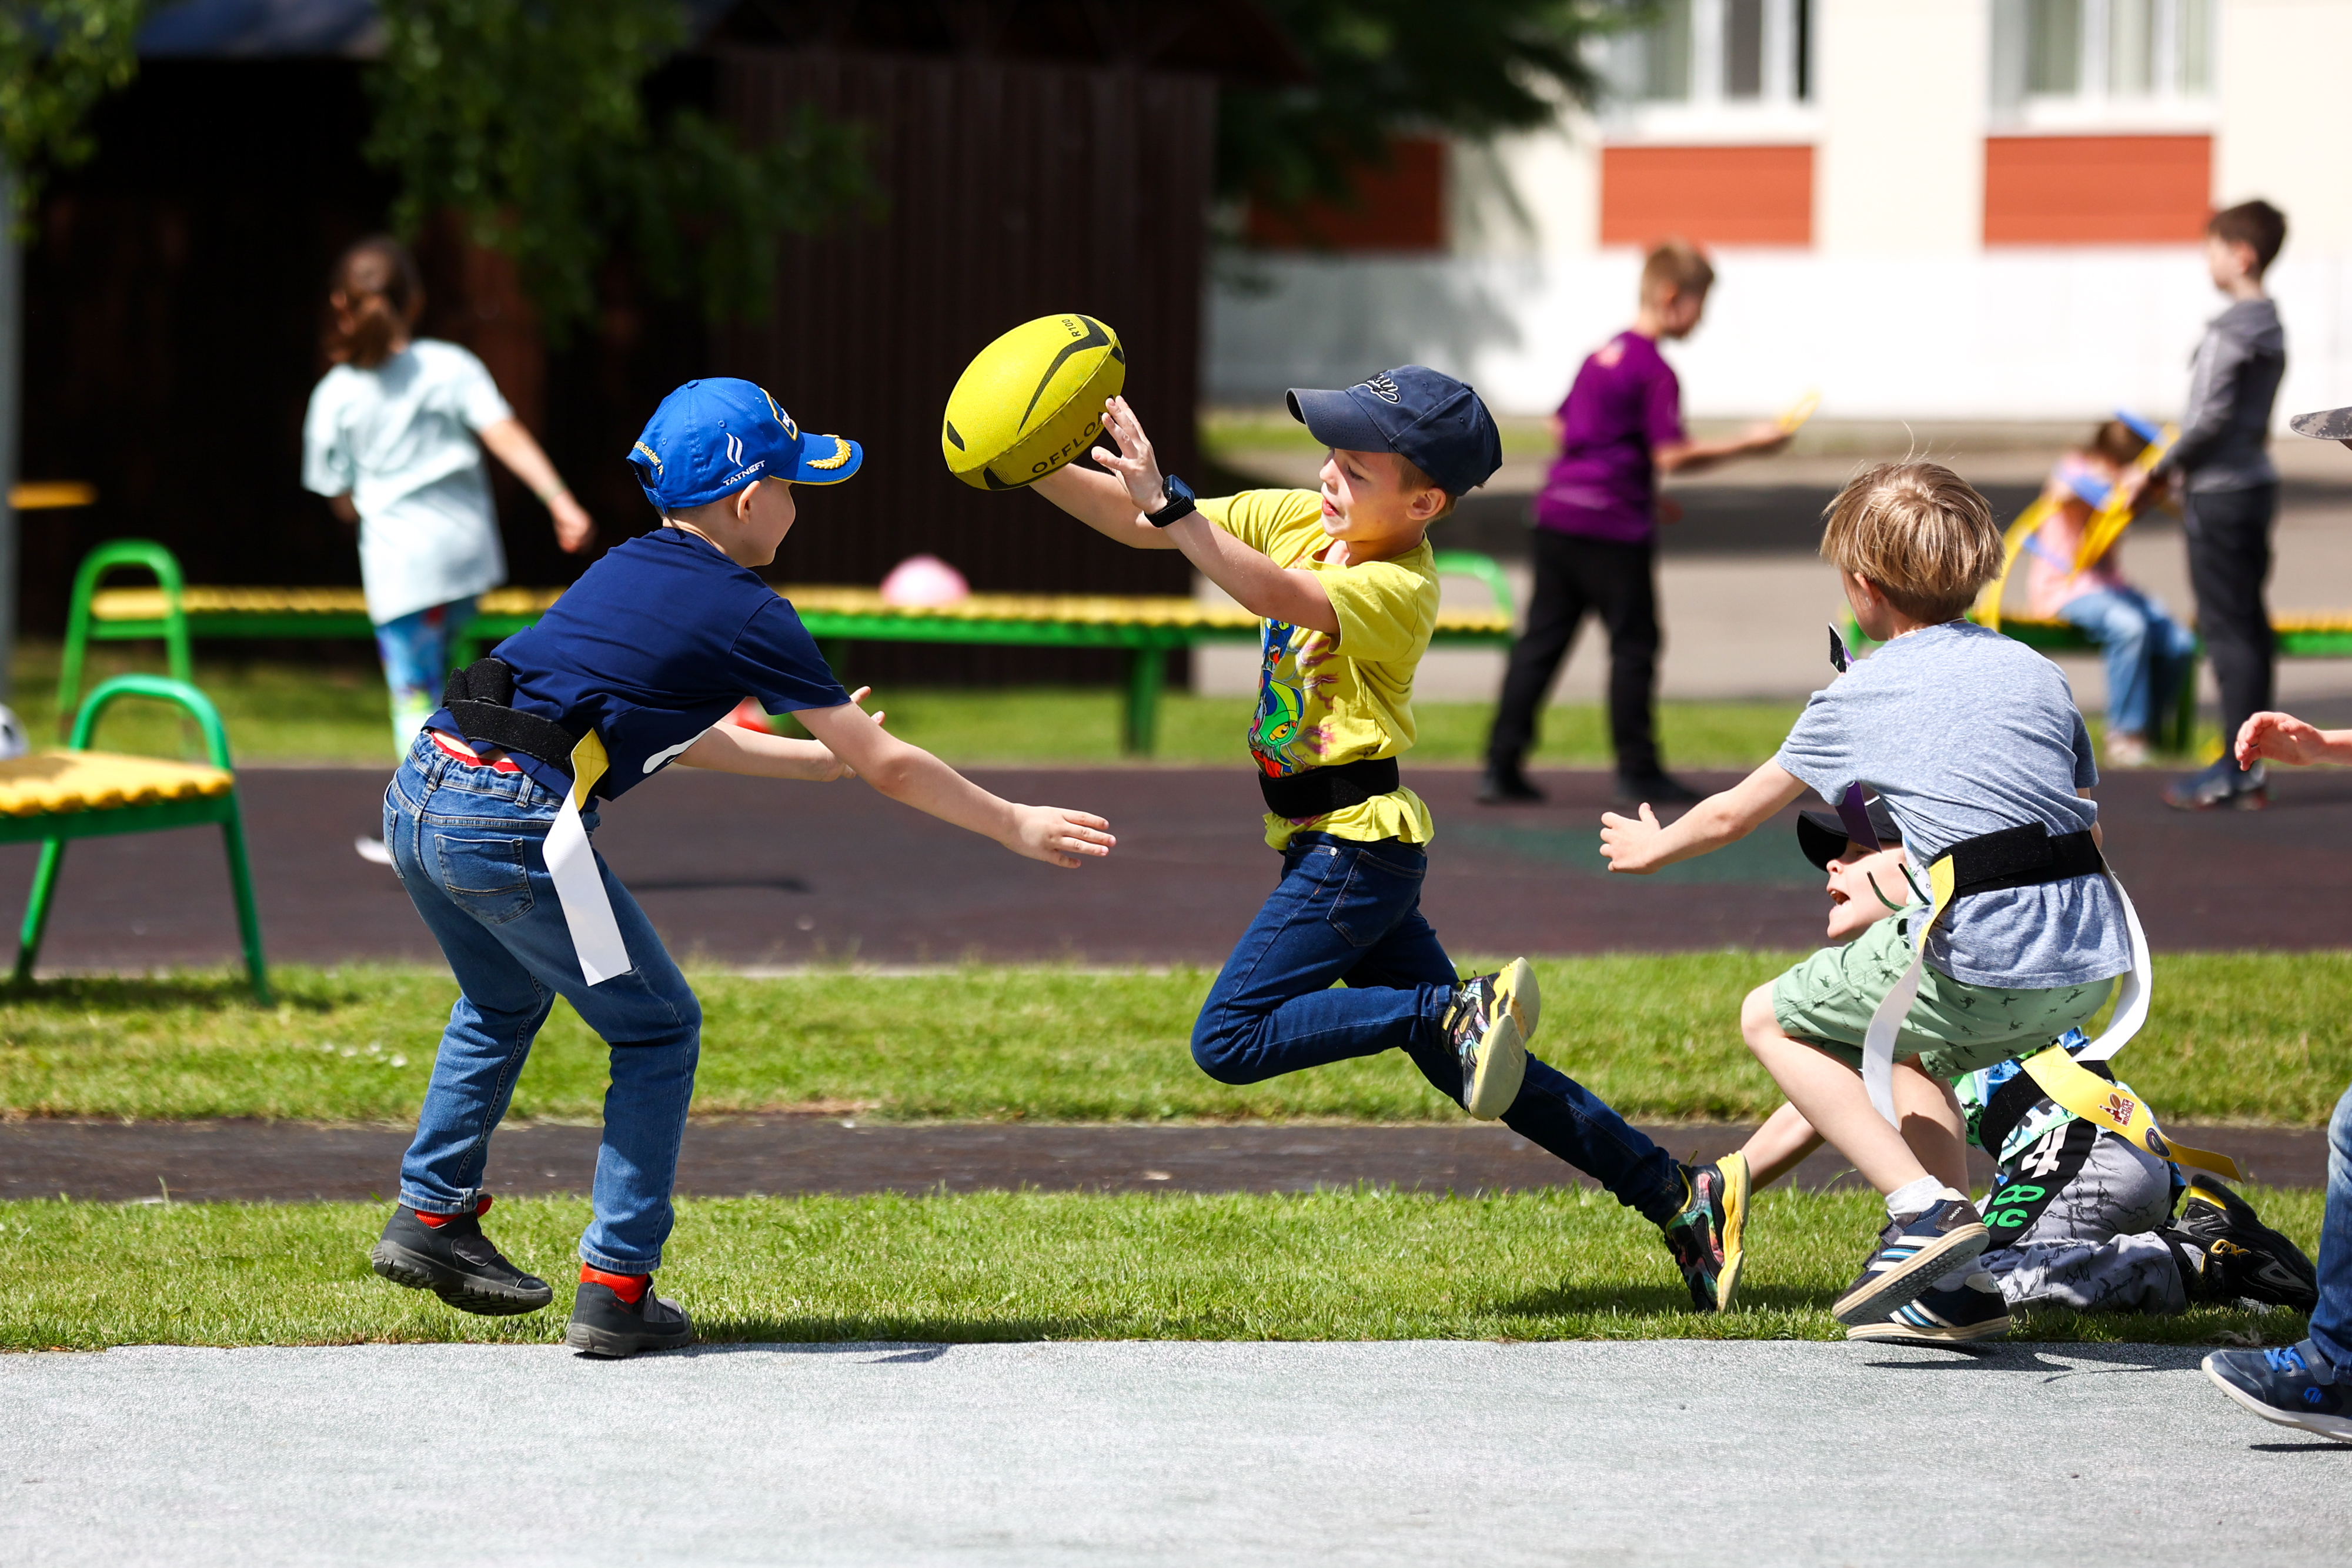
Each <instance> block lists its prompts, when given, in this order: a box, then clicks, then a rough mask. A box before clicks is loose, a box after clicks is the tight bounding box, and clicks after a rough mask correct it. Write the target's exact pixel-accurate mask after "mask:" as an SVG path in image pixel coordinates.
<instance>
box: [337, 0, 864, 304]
mask: <svg viewBox="0 0 2352 1568" xmlns="http://www.w3.org/2000/svg"><path fill="white" fill-rule="evenodd" d="M382 9H383V19H384V44H385V47H384V55H383V60H382V61H381V63H380V64H379V65H378V66H377V67H376V68H375V69H374V70H373V73H372V91H373V96H374V99H375V107H376V118H375V128H374V131H373V134H372V135H371V137H370V140H369V142H368V148H367V151H368V155H369V157H370V158H371V159H373V161H375V162H377V163H378V164H380V165H382V166H383V167H387V168H390V169H392V170H393V171H394V172H395V173H396V175H397V176H398V178H399V181H400V196H399V200H398V203H397V204H396V207H395V210H394V225H395V226H396V227H397V228H399V229H400V230H402V231H403V232H404V233H408V234H414V233H415V232H416V231H417V230H418V229H419V228H420V227H422V225H424V224H425V221H426V220H427V219H429V218H431V217H433V216H434V215H436V214H440V213H444V212H447V213H451V214H456V215H457V217H458V218H459V219H460V220H461V221H462V222H463V223H464V224H465V225H466V226H467V231H468V234H469V235H470V237H472V238H473V239H475V240H476V241H478V243H480V244H483V245H486V246H491V247H493V248H495V249H498V250H500V251H503V252H504V253H506V254H507V255H508V256H511V257H513V258H514V260H515V262H516V264H517V267H518V269H519V271H520V276H521V279H522V283H523V287H525V289H526V290H527V291H528V292H529V293H530V296H531V298H532V299H533V300H534V302H535V303H536V304H537V305H538V306H539V308H540V312H541V321H542V323H543V324H544V326H545V327H546V328H547V329H548V330H549V331H550V333H551V335H554V336H557V337H559V338H560V337H561V336H562V335H563V334H564V333H565V331H566V330H567V329H569V328H571V327H572V326H574V325H576V324H577V323H579V322H580V321H582V320H583V319H586V318H587V317H588V316H589V315H590V313H591V312H592V311H593V308H594V307H595V302H596V277H597V273H598V270H599V269H600V268H601V267H602V266H603V265H604V262H605V260H606V259H607V258H608V257H609V256H611V255H612V254H613V253H614V251H615V250H616V249H626V250H627V251H629V252H630V253H631V254H633V255H634V256H635V257H636V258H637V260H638V261H639V263H640V265H641V266H642V267H643V268H644V271H645V275H646V277H647V279H648V281H650V282H651V283H652V284H653V286H654V287H656V289H658V290H660V291H662V292H664V293H667V294H672V295H675V294H677V293H678V292H681V291H691V292H692V293H693V294H694V295H695V297H696V298H698V299H699V300H700V301H701V304H702V307H703V309H704V312H705V314H706V316H707V317H708V318H709V319H713V320H721V319H745V318H752V317H757V316H758V315H760V314H761V312H762V311H763V310H764V309H765V308H766V305H767V302H768V297H769V291H770V287H771V286H772V278H773V277H774V272H775V260H776V247H777V243H778V241H779V240H780V239H781V238H782V236H783V235H786V234H804V233H811V232H814V231H816V230H819V229H821V228H823V227H824V226H825V225H828V224H830V223H832V222H834V221H836V220H838V219H839V218H841V217H843V216H844V215H845V214H851V213H853V212H856V211H858V210H860V209H862V208H866V207H868V206H870V205H871V204H874V203H875V202H876V201H877V199H878V198H877V195H876V193H875V191H874V188H873V186H872V183H871V181H870V177H869V175H868V174H867V172H866V163H865V159H864V156H863V149H862V140H863V139H862V136H861V134H860V132H859V131H858V129H857V128H856V127H853V126H845V125H841V124H836V123H835V122H832V121H830V120H825V119H824V118H822V117H821V116H818V115H816V114H814V113H806V114H803V116H802V117H801V118H800V119H799V120H796V121H795V122H794V123H793V125H792V126H791V127H790V129H789V130H788V131H787V132H786V133H785V134H784V135H783V136H782V137H780V138H778V139H776V140H774V141H771V142H769V143H768V144H767V145H765V146H761V147H745V146H743V145H742V144H741V143H740V142H739V141H737V139H736V138H735V137H734V135H733V134H732V133H730V131H726V130H725V129H723V128H721V127H720V126H719V125H716V124H714V123H713V122H712V121H711V120H709V117H707V116H705V115H703V114H700V113H698V112H696V111H694V110H677V111H675V112H673V113H670V114H669V115H667V117H664V118H662V119H660V120H656V117H655V116H653V115H652V114H650V113H649V112H648V111H647V109H646V101H645V94H644V90H643V89H644V83H645V78H646V76H647V75H648V74H649V73H650V72H651V71H652V70H653V69H654V68H656V66H658V65H660V64H661V62H662V61H663V60H665V59H666V58H667V57H669V56H670V55H672V54H673V53H675V52H676V51H677V49H678V48H680V47H683V45H684V44H685V43H686V41H687V36H686V28H687V17H686V10H685V7H684V6H683V5H681V4H679V3H678V0H382Z"/></svg>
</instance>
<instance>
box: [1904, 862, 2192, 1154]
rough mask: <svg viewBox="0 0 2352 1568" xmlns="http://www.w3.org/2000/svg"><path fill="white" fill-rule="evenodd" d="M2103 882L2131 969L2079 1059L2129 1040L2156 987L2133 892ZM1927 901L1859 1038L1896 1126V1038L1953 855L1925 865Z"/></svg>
mask: <svg viewBox="0 0 2352 1568" xmlns="http://www.w3.org/2000/svg"><path fill="white" fill-rule="evenodd" d="M2106 878H2107V885H2108V886H2110V887H2112V888H2114V889H2115V890H2116V897H2117V898H2119V899H2121V900H2123V905H2124V926H2125V928H2126V930H2127V931H2128V932H2130V934H2131V956H2132V967H2131V972H2130V973H2129V974H2127V975H2126V976H2125V977H2124V983H2123V989H2122V991H2121V992H2120V993H2119V994H2118V996H2117V998H2116V1011H2115V1016H2114V1017H2113V1018H2112V1019H2109V1020H2108V1021H2107V1027H2106V1028H2105V1030H2101V1031H2100V1033H2099V1038H2098V1039H2096V1040H2093V1041H2091V1043H2090V1044H2088V1045H2086V1046H2084V1048H2083V1049H2082V1050H2081V1051H2077V1052H2076V1053H2075V1060H2076V1061H2105V1060H2106V1059H2107V1058H2108V1057H2111V1056H2113V1055H2114V1054H2115V1053H2116V1052H2117V1051H2121V1050H2122V1049H2123V1048H2124V1047H2125V1046H2126V1045H2128V1044H2130V1043H2131V1038H2132V1036H2134V1035H2136V1034H2137V1033H2138V1032H2139V1029H2140V1025H2142V1024H2144V1023H2146V1022H2147V1004H2148V1000H2149V998H2150V995H2151V994H2152V992H2153V991H2154V989H2155V976H2154V974H2153V973H2152V972H2151V969H2150V966H2149V963H2148V956H2147V933H2146V932H2145V931H2142V930H2141V929H2140V925H2139V911H2138V910H2137V909H2134V908H2133V907H2132V901H2131V894H2128V893H2126V892H2125V891H2124V884H2123V879H2122V878H2120V877H2118V876H2116V873H2114V872H2112V871H2110V872H2108V873H2106ZM1927 885H1928V889H1929V902H1928V905H1927V919H1926V921H1925V922H1921V921H1919V920H1918V919H1917V917H1916V916H1914V917H1913V930H1912V933H1911V936H1912V953H1911V967H1909V968H1907V969H1906V970H1904V971H1903V977H1902V978H1901V979H1899V980H1897V981H1895V988H1894V989H1892V990H1890V991H1888V992H1887V993H1886V997H1885V1000H1883V1001H1881V1002H1880V1003H1879V1004H1878V1010H1877V1011H1876V1012H1874V1013H1873V1014H1872V1015H1871V1019H1870V1028H1869V1029H1868V1030H1864V1034H1863V1038H1862V1083H1863V1087H1864V1088H1865V1089H1867V1090H1868V1091H1869V1092H1870V1103H1871V1106H1872V1108H1873V1109H1874V1110H1875V1111H1877V1113H1879V1114H1880V1115H1882V1116H1884V1117H1885V1118H1886V1119H1887V1120H1888V1121H1889V1122H1891V1123H1893V1124H1895V1126H1897V1127H1900V1126H1901V1125H1902V1124H1903V1119H1902V1118H1901V1117H1900V1116H1897V1115H1896V1114H1895V1036H1896V1034H1898V1033H1899V1032H1901V1030H1902V1028H1903V1020H1904V1019H1906V1017H1908V1016H1909V1015H1910V1012H1911V1004H1912V1003H1913V1002H1915V1001H1916V1000H1918V998H1919V982H1920V980H1921V978H1922V976H1921V974H1920V970H1921V968H1922V967H1924V966H1925V964H1926V962H1927V935H1928V933H1929V932H1931V931H1933V930H1935V928H1936V923H1937V921H1939V920H1941V919H1942V918H1943V916H1944V912H1945V911H1946V910H1947V909H1949V908H1950V907H1951V904H1952V858H1951V857H1950V856H1949V855H1946V856H1945V857H1944V858H1943V859H1942V860H1939V861H1937V862H1936V863H1935V864H1934V865H1932V866H1930V867H1928V868H1927Z"/></svg>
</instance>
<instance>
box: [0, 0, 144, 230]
mask: <svg viewBox="0 0 2352 1568" xmlns="http://www.w3.org/2000/svg"><path fill="white" fill-rule="evenodd" d="M148 9H149V3H148V0H5V4H0V159H5V162H6V164H7V170H8V172H10V173H12V174H13V175H14V176H15V199H16V209H15V212H14V213H13V214H11V215H12V216H13V217H14V218H15V219H16V221H17V222H19V223H20V224H21V223H22V222H23V220H24V219H25V218H26V215H27V214H30V213H31V212H32V210H33V203H34V201H35V200H36V198H37V197H38V195H39V194H40V185H41V176H42V175H43V173H44V172H47V170H49V169H53V168H70V167H71V166H73V165H74V164H76V163H79V162H82V161H83V160H84V159H86V158H88V157H89V155H90V153H91V152H93V151H94V150H95V149H96V146H97V144H96V142H94V141H92V140H91V138H90V134H89V111H90V110H91V108H92V107H93V106H95V105H96V104H97V102H98V100H99V99H101V98H104V97H105V96H106V95H107V94H108V93H110V92H115V91H118V90H120V89H121V88H122V87H124V86H125V85H126V84H128V83H129V82H130V80H131V77H132V76H134V75H136V74H137V72H138V69H139V55H138V47H137V39H138V33H139V24H140V23H141V22H142V21H143V20H145V18H146V14H147V11H148Z"/></svg>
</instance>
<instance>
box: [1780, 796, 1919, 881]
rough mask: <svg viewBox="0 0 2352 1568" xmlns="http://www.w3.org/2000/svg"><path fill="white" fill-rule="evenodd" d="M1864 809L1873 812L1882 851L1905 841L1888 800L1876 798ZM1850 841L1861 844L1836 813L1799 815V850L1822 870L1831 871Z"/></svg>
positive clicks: (1824, 812) (1811, 812)
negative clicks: (1831, 866) (1896, 824)
mask: <svg viewBox="0 0 2352 1568" xmlns="http://www.w3.org/2000/svg"><path fill="white" fill-rule="evenodd" d="M1864 810H1867V811H1869V813H1870V826H1871V830H1872V831H1874V832H1875V833H1876V834H1877V835H1878V847H1879V848H1881V849H1893V848H1894V847H1895V845H1897V844H1899V843H1901V842H1902V841H1903V830H1902V829H1900V828H1898V827H1896V826H1895V813H1894V812H1892V811H1890V810H1887V809H1886V802H1885V801H1884V800H1880V799H1879V798H1878V797H1877V796H1875V795H1873V796H1872V797H1871V798H1870V803H1869V804H1868V806H1866V807H1865V808H1864ZM1849 841H1853V842H1857V843H1858V842H1860V840H1857V839H1854V837H1853V834H1852V833H1849V832H1848V831H1846V826H1845V819H1844V818H1843V817H1841V816H1839V815H1838V814H1837V813H1836V812H1835V811H1800V812H1799V813H1797V847H1798V848H1799V849H1801V850H1802V851H1804V852H1805V858H1806V859H1807V860H1809V861H1811V862H1813V863H1814V864H1815V865H1817V866H1819V867H1821V868H1822V870H1823V871H1827V870H1829V869H1830V862H1832V861H1833V860H1836V859H1838V858H1839V857H1841V856H1843V854H1844V853H1845V846H1846V844H1847V843H1848V842H1849Z"/></svg>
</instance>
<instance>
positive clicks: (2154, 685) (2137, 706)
mask: <svg viewBox="0 0 2352 1568" xmlns="http://www.w3.org/2000/svg"><path fill="white" fill-rule="evenodd" d="M2160 438H2161V433H2160V432H2158V430H2157V429H2156V428H2155V427H2154V426H2152V425H2149V424H2147V423H2145V422H2144V421H2141V420H2137V419H2135V418H2133V417H2132V416H2131V415H2129V414H2118V415H2117V416H2116V418H2114V419H2110V420H2108V421H2106V422H2105V423H2102V424H2101V425H2100V426H2099V427H2098V428H2097V429H2096V430H2095V431H2093V432H2092V433H2091V439H2090V440H2089V441H2088V442H2086V443H2085V444H2083V445H2082V446H2079V447H2077V448H2075V449H2074V450H2072V451H2070V452H2068V453H2067V454H2066V455H2064V456H2063V457H2062V458H2060V459H2059V461H2058V466H2057V467H2056V468H2054V469H2053V470H2052V471H2051V474H2050V479H2049V482H2048V483H2047V484H2046V485H2044V486H2042V498H2041V502H2040V509H2041V510H2042V513H2043V516H2042V522H2041V526H2040V527H2038V528H2035V529H2034V530H2033V532H2032V535H2031V536H2029V537H2028V538H2027V539H2026V540H2025V547H2024V548H2025V554H2026V556H2027V558H2028V559H2027V565H2026V603H2027V608H2028V611H2029V612H2030V613H2032V615H2034V616H2035V617H2037V618H2038V619H2041V620H2044V621H2066V622H2073V623H2074V625H2076V626H2079V627H2081V628H2082V629H2083V631H2084V633H2085V634H2086V635H2088V636H2089V637H2090V639H2091V641H2092V642H2094V643H2097V644H2098V645H2099V647H2100V649H2101V650H2102V651H2103V653H2105V663H2106V672H2107V735H2106V754H2107V755H2106V759H2107V761H2108V762H2109V763H2111V764H2113V765H2114V766H2116V767H2118V768H2137V767H2140V766H2142V765H2144V764H2145V763H2146V762H2147V737H2148V731H2149V726H2150V725H2151V723H2152V722H2153V721H2154V719H2155V717H2156V716H2158V715H2159V714H2165V713H2169V712H2170V711H2171V710H2172V705H2173V703H2174V702H2175V701H2176V700H2177V699H2178V698H2179V695H2180V684H2181V682H2183V681H2185V680H2187V679H2189V676H2190V675H2191V674H2193V673H2194V671H2195V669H2196V664H2197V637H2196V634H2195V633H2194V632H2190V631H2189V629H2188V628H2187V627H2185V626H2183V625H2181V624H2180V623H2179V622H2177V621H2175V620H2173V619H2172V617H2171V616H2170V615H2168V614H2167V613H2166V612H2165V608H2164V605H2163V604H2162V603H2161V602H2160V601H2158V600H2157V598H2156V597H2155V596H2154V595H2153V594H2150V593H2148V592H2147V591H2144V590H2142V589H2137V588H2134V587H2133V586H2132V585H2131V584H2129V583H2127V582H2126V581H2125V580H2124V575H2123V566H2122V562H2121V561H2120V560H2119V559H2117V551H2118V547H2117V546H2116V545H2113V544H2110V545H2108V546H2107V547H2106V548H2105V549H2102V550H2100V551H2099V553H2098V554H2097V555H2096V556H2095V557H2094V558H2093V559H2090V560H2087V561H2085V560H2084V559H2083V553H2084V538H2085V534H2086V531H2087V530H2088V529H2089V528H2090V527H2091V526H2092V522H2093V519H2094V518H2095V517H2097V516H2098V515H2099V514H2100V513H2101V512H2103V511H2105V510H2106V509H2107V508H2108V507H2109V506H2110V504H2111V502H2112V501H2115V500H2118V499H2119V500H2121V501H2122V502H2123V503H2124V504H2125V505H2126V506H2129V507H2132V508H2133V509H2134V510H2138V509H2141V508H2145V507H2147V506H2148V505H2150V504H2151V503H2152V502H2154V501H2155V500H2156V499H2157V498H2158V492H2157V491H2155V490H2151V489H2149V488H2148V487H2147V484H2146V480H2147V473H2146V470H2145V469H2144V468H2142V467H2141V466H2139V463H2140V458H2141V455H2142V454H2144V453H2146V452H2147V450H2148V448H2149V447H2150V445H2151V444H2154V443H2156V442H2157V441H2158V440H2159V439H2160ZM2159 488H2160V487H2159Z"/></svg>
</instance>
